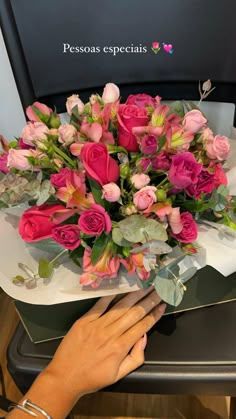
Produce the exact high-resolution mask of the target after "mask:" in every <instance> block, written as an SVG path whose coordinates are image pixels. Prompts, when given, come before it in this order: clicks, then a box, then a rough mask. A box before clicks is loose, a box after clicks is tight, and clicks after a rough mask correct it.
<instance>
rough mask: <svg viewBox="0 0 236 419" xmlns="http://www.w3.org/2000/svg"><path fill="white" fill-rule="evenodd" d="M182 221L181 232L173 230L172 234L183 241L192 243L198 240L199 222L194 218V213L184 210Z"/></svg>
mask: <svg viewBox="0 0 236 419" xmlns="http://www.w3.org/2000/svg"><path fill="white" fill-rule="evenodd" d="M180 218H181V223H182V225H183V228H182V230H181V232H180V233H178V234H174V233H173V232H171V236H172V237H174V238H175V239H176V240H178V241H179V242H182V243H192V242H193V241H194V240H196V238H197V235H198V228H197V224H196V222H195V221H194V219H193V216H192V214H190V212H187V211H186V212H182V214H180Z"/></svg>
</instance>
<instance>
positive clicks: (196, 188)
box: [185, 168, 215, 199]
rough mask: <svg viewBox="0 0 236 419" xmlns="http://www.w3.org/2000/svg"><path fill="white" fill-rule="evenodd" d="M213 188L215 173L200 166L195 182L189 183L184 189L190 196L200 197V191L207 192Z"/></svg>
mask: <svg viewBox="0 0 236 419" xmlns="http://www.w3.org/2000/svg"><path fill="white" fill-rule="evenodd" d="M213 189H215V175H214V173H210V172H209V171H208V170H207V169H205V168H202V170H201V172H200V173H199V175H198V180H197V183H193V184H192V185H189V186H188V187H187V188H186V189H185V190H186V192H187V194H188V195H189V196H191V197H195V198H197V199H198V198H200V196H201V193H202V192H203V193H204V194H209V193H211V192H212V191H213Z"/></svg>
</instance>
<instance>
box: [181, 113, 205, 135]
mask: <svg viewBox="0 0 236 419" xmlns="http://www.w3.org/2000/svg"><path fill="white" fill-rule="evenodd" d="M206 122H207V119H206V118H205V117H204V116H203V114H202V113H201V112H200V111H199V110H197V109H193V110H192V111H189V112H187V113H186V114H185V116H184V119H183V123H182V124H183V127H184V129H185V130H186V131H190V132H192V133H193V134H195V133H196V132H198V131H200V130H201V129H202V127H203V126H204V125H205V124H206Z"/></svg>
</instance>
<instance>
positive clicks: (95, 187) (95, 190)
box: [88, 178, 110, 208]
mask: <svg viewBox="0 0 236 419" xmlns="http://www.w3.org/2000/svg"><path fill="white" fill-rule="evenodd" d="M88 181H89V185H90V188H91V191H92V194H93V197H94V199H95V201H96V203H97V204H99V205H101V206H102V207H103V208H109V206H110V205H109V202H107V201H106V200H105V199H103V198H102V188H101V186H100V185H99V184H98V183H97V182H95V180H93V179H91V178H88Z"/></svg>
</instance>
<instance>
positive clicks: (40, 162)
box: [0, 82, 236, 305]
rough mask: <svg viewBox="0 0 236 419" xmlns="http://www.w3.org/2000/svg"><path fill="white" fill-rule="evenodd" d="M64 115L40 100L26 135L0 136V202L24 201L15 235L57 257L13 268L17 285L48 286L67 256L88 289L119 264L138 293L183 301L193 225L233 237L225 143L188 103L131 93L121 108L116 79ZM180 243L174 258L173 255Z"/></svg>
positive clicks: (74, 99) (235, 203)
mask: <svg viewBox="0 0 236 419" xmlns="http://www.w3.org/2000/svg"><path fill="white" fill-rule="evenodd" d="M204 85H205V88H204ZM204 85H203V89H204V90H205V92H204V93H206V92H207V91H209V90H210V86H209V82H208V85H206V82H205V83H204ZM66 108H67V112H68V114H69V117H70V119H69V118H68V123H66V124H64V125H63V124H61V121H60V117H59V115H57V113H56V111H53V110H52V109H50V108H49V107H48V106H46V105H44V104H42V103H40V102H35V103H34V104H33V105H32V106H29V107H28V108H27V110H26V114H27V116H28V119H29V122H28V123H27V125H26V126H25V127H24V128H23V131H22V134H21V136H20V137H19V138H17V139H16V140H15V141H13V142H10V143H7V142H6V141H4V139H3V138H2V139H1V142H2V148H3V152H2V154H1V156H0V181H1V185H0V206H1V207H2V208H4V207H7V206H14V205H19V204H22V203H27V204H28V206H29V207H28V208H27V209H26V210H25V211H24V213H23V214H22V216H21V218H20V222H19V228H18V230H19V234H20V235H21V237H22V238H23V239H24V240H25V241H26V242H28V243H34V244H36V245H38V246H40V247H41V248H45V249H47V250H48V251H49V252H50V250H52V251H53V252H54V253H55V252H56V257H54V259H53V260H48V259H45V258H42V259H40V260H39V268H38V272H37V273H36V274H33V275H32V272H31V271H30V268H28V267H25V266H22V264H19V266H20V267H21V268H23V270H24V271H25V272H26V273H27V274H28V278H24V277H23V276H21V275H17V276H16V277H15V278H14V281H15V282H24V281H26V282H27V280H28V279H29V277H30V278H31V280H32V278H33V280H34V282H36V281H37V278H39V277H40V278H50V277H51V276H52V273H53V270H54V268H55V267H56V265H57V264H58V261H59V259H60V257H61V256H62V255H64V254H65V253H66V254H67V255H68V257H69V258H70V259H72V260H73V261H74V262H75V263H76V264H78V265H81V266H82V269H83V273H82V275H80V277H79V278H78V280H79V281H80V283H81V284H83V285H84V286H92V287H94V288H96V287H98V286H99V284H100V283H101V281H109V279H110V278H116V276H117V273H118V271H119V269H120V267H121V266H123V267H124V268H125V269H126V270H127V274H133V273H135V272H136V274H137V281H138V283H139V285H140V286H142V287H144V288H146V287H149V286H150V285H151V284H154V286H155V289H156V291H157V293H158V294H159V295H160V296H161V297H162V299H163V300H165V301H166V302H168V303H170V304H173V305H178V304H179V303H180V302H181V300H182V297H183V294H184V289H185V285H184V282H185V281H187V280H188V279H189V278H190V277H192V276H193V274H194V273H195V269H194V268H193V269H189V270H187V271H186V272H184V273H181V274H180V271H179V266H178V263H179V262H180V261H181V260H182V259H183V258H184V256H185V255H186V254H195V253H196V252H198V246H197V245H196V244H195V243H194V242H195V240H196V239H197V236H198V223H202V222H203V223H210V224H211V223H212V225H216V226H217V228H220V229H222V231H224V233H225V234H228V235H232V236H233V237H235V231H234V230H236V224H235V223H234V211H235V208H236V200H235V198H234V197H232V196H230V193H229V189H228V187H227V178H226V175H225V173H224V170H223V168H222V163H223V162H224V161H225V160H226V159H227V157H228V155H229V151H230V146H229V141H228V139H227V138H226V137H225V136H221V135H214V134H213V132H212V131H211V129H210V128H209V127H207V119H206V118H205V116H204V115H203V114H202V112H201V111H200V110H199V109H198V108H197V107H196V106H195V105H194V104H192V103H186V102H174V103H173V104H171V105H169V106H168V105H164V104H162V102H161V98H160V97H159V96H156V97H155V98H153V97H151V96H149V95H147V94H136V95H130V96H129V97H128V99H127V100H126V102H125V103H124V104H121V103H120V92H119V88H118V87H117V86H116V85H115V84H113V83H108V84H107V85H106V86H105V88H104V91H103V94H102V96H99V95H98V94H94V95H92V96H91V97H90V98H89V101H88V103H86V104H84V103H83V102H82V101H81V99H80V98H79V96H78V95H72V96H71V97H69V98H68V99H67V102H66ZM176 247H178V249H181V252H180V253H179V254H178V257H175V258H171V254H172V253H173V252H172V249H173V248H176ZM31 282H32V281H31Z"/></svg>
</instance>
